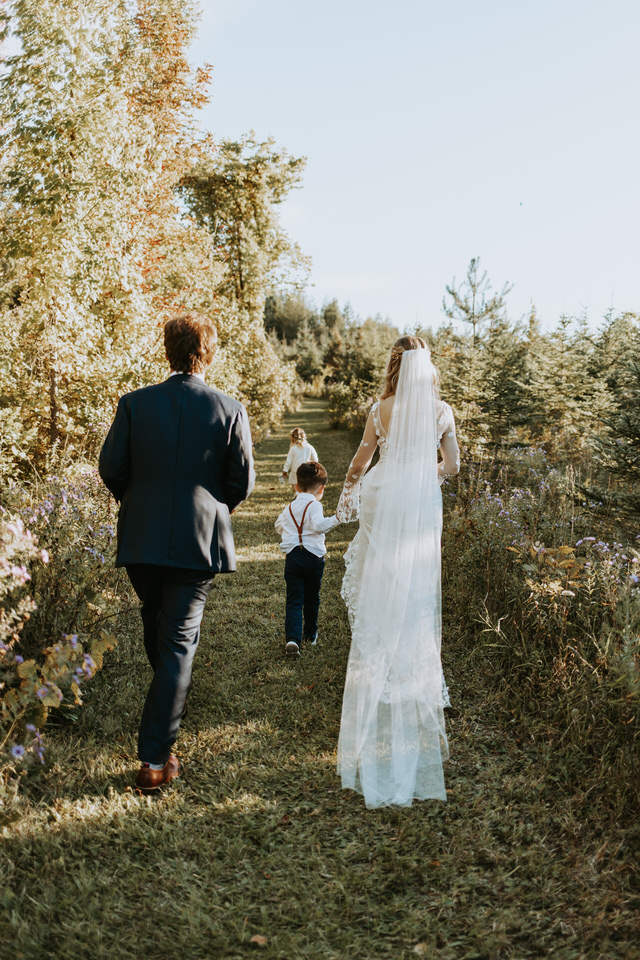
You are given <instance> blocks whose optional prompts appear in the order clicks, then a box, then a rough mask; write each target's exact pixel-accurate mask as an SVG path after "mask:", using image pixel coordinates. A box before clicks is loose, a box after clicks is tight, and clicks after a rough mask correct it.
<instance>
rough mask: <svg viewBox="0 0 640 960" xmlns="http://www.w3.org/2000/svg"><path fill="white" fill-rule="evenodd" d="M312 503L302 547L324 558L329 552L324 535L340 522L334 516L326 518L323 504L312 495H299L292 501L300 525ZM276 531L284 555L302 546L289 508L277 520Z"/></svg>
mask: <svg viewBox="0 0 640 960" xmlns="http://www.w3.org/2000/svg"><path fill="white" fill-rule="evenodd" d="M308 503H310V504H311V506H310V507H309V509H308V510H307V513H306V516H305V518H304V525H303V527H302V546H303V547H304V548H305V550H308V551H309V553H313V554H315V556H316V557H323V556H324V555H325V553H326V552H327V548H326V547H325V544H324V535H325V533H327V532H328V531H329V530H333V528H334V527H337V526H338V524H339V523H340V521H339V520H338V518H337V517H336V515H335V514H334V515H333V516H332V517H325V515H324V511H323V509H322V503H321V502H320V501H319V500H316V498H315V496H314V495H313V494H312V493H299V494H298V496H297V497H296V498H295V500H292V501H291V509H292V510H293V515H294V517H295V518H296V520H297V522H298V523H300V520H301V519H302V514H303V513H304V508H305V507H306V505H307V504H308ZM275 526H276V530H277V531H278V533H279V534H280V537H281V543H280V549H281V550H282V551H283V553H291V551H292V550H293V549H294V548H295V547H299V546H300V537H299V536H298V530H297V528H296V525H295V523H294V522H293V520H292V519H291V514H290V513H289V507H285V508H284V510H283V511H282V513H281V514H280V516H279V517H278V519H277V520H276V524H275Z"/></svg>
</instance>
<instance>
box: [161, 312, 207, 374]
mask: <svg viewBox="0 0 640 960" xmlns="http://www.w3.org/2000/svg"><path fill="white" fill-rule="evenodd" d="M217 343H218V331H217V330H216V328H215V326H214V324H213V323H212V322H211V320H209V318H208V317H205V316H204V315H203V314H201V313H196V312H195V311H191V312H189V313H180V314H178V316H177V317H172V318H171V320H167V322H166V323H165V325H164V348H165V350H166V352H167V360H168V361H169V363H170V365H171V369H172V370H175V371H176V372H178V373H204V372H205V370H206V369H207V367H208V366H209V364H210V363H211V361H212V360H213V355H214V354H215V352H216V344H217Z"/></svg>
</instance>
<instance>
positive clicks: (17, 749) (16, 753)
mask: <svg viewBox="0 0 640 960" xmlns="http://www.w3.org/2000/svg"><path fill="white" fill-rule="evenodd" d="M26 752H27V751H26V750H25V748H24V747H22V746H20V744H19V743H16V745H15V746H14V747H11V756H12V757H13V759H14V760H19V759H20V757H24V755H25V753H26Z"/></svg>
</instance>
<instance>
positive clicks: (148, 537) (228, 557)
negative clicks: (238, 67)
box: [100, 373, 255, 573]
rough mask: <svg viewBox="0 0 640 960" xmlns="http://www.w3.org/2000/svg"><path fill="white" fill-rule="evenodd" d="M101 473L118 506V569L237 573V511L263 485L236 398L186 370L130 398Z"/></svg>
mask: <svg viewBox="0 0 640 960" xmlns="http://www.w3.org/2000/svg"><path fill="white" fill-rule="evenodd" d="M100 476H101V477H102V479H103V481H104V483H105V484H106V486H107V487H108V488H109V490H110V491H111V493H112V494H113V495H114V497H115V498H116V500H118V501H119V503H120V512H119V516H118V550H117V557H116V565H117V566H119V567H122V566H126V565H127V564H132V563H151V564H158V565H161V566H166V567H181V568H185V569H190V570H209V571H212V572H219V573H225V572H228V571H232V570H235V569H236V556H235V548H234V544H233V534H232V531H231V521H230V516H229V515H230V512H231V511H232V510H234V509H235V507H237V505H238V504H239V503H241V502H242V501H243V500H246V498H247V497H248V496H249V494H250V493H251V490H252V489H253V484H254V482H255V472H254V469H253V455H252V451H251V432H250V430H249V421H248V418H247V412H246V410H245V409H244V407H243V406H242V404H241V403H238V401H237V400H233V399H232V398H231V397H227V396H225V395H224V394H223V393H219V392H218V391H217V390H213V389H212V388H211V387H208V386H207V385H206V384H205V383H203V382H202V380H200V379H198V378H197V377H193V376H190V375H189V374H185V373H181V374H176V375H175V376H172V377H169V379H168V380H165V381H164V382H163V383H158V384H155V385H154V386H151V387H144V388H143V389H142V390H135V391H134V392H133V393H127V394H125V395H124V396H123V397H121V398H120V401H119V403H118V410H117V412H116V417H115V420H114V422H113V424H112V425H111V429H110V430H109V433H108V435H107V439H106V440H105V442H104V446H103V447H102V450H101V452H100Z"/></svg>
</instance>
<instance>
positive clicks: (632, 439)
mask: <svg viewBox="0 0 640 960" xmlns="http://www.w3.org/2000/svg"><path fill="white" fill-rule="evenodd" d="M598 356H599V359H600V361H601V362H602V363H603V366H605V377H606V381H607V386H608V389H609V393H610V397H611V400H612V405H611V409H610V412H609V413H608V414H607V415H605V416H603V417H602V418H601V421H600V427H601V429H599V430H598V431H597V432H596V431H594V433H593V434H592V437H591V441H592V445H593V447H594V449H595V451H596V462H597V464H598V465H599V466H600V467H601V468H602V469H604V470H605V471H606V473H608V474H609V475H610V477H611V478H613V480H614V481H616V484H617V488H616V486H613V487H612V486H609V487H604V486H603V485H602V484H593V485H591V486H587V487H585V488H583V492H584V493H585V494H586V495H588V496H589V497H590V498H591V499H592V501H595V502H596V503H598V504H599V503H602V504H603V505H605V506H607V507H614V508H617V509H620V510H622V511H623V512H624V513H627V514H630V515H632V516H640V317H639V316H637V315H633V314H624V315H622V316H621V317H616V318H613V317H608V318H607V323H606V326H605V328H604V330H603V331H602V334H601V338H600V342H599V350H598Z"/></svg>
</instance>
